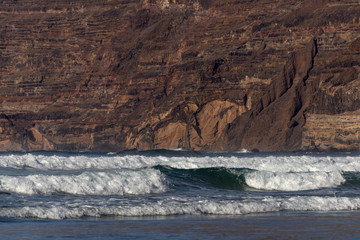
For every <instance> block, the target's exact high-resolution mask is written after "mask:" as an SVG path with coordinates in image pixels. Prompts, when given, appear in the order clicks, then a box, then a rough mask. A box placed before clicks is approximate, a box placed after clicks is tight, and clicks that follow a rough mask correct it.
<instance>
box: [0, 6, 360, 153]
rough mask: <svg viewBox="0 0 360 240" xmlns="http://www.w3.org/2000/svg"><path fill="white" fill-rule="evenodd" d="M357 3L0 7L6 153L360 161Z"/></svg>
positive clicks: (1, 128) (1, 123) (1, 134)
mask: <svg viewBox="0 0 360 240" xmlns="http://www.w3.org/2000/svg"><path fill="white" fill-rule="evenodd" d="M359 13H360V3H359V1H357V0H354V1H351V0H349V1H335V0H328V1H325V0H320V1H315V0H304V1H292V0H286V1H285V0H280V1H267V0H259V1H235V0H221V1H220V0H219V1H217V0H209V1H204V0H189V1H184V0H178V1H176V0H128V1H125V0H108V1H101V0H100V1H99V0H96V1H95V0H86V1H85V0H77V1H73V0H61V1H45V0H43V1H41V0H40V1H32V0H29V1H26V2H24V1H15V0H13V1H12V0H6V1H1V2H0V23H1V24H0V83H1V85H0V150H3V151H8V150H59V151H87V150H89V151H120V150H124V149H135V148H136V149H143V150H144V149H160V148H170V149H172V148H185V149H194V150H206V151H236V150H240V149H243V148H245V149H259V150H262V151H294V150H323V151H326V150H345V151H348V150H354V151H359V150H360V136H359V135H360V18H359Z"/></svg>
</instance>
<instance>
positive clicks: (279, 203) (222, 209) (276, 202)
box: [0, 196, 360, 219]
mask: <svg viewBox="0 0 360 240" xmlns="http://www.w3.org/2000/svg"><path fill="white" fill-rule="evenodd" d="M349 210H360V198H348V197H338V198H337V197H315V196H311V197H290V198H272V197H268V198H262V199H247V200H226V201H224V200H223V201H220V200H218V201H216V200H204V199H183V200H182V201H179V200H174V199H164V200H159V201H157V202H154V203H149V202H144V203H140V204H139V203H136V204H135V205H132V204H124V205H110V204H109V203H103V204H100V203H99V204H93V205H92V204H84V203H79V204H78V205H77V204H73V203H71V204H70V203H56V204H51V205H50V204H48V205H46V206H43V205H42V204H38V205H36V206H27V207H19V208H14V207H12V208H1V209H0V217H9V218H42V219H65V218H81V217H101V216H131V217H139V216H169V215H184V214H188V215H201V214H207V215H244V214H251V213H268V212H279V211H349Z"/></svg>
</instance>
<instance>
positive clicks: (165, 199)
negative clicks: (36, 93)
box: [0, 151, 360, 239]
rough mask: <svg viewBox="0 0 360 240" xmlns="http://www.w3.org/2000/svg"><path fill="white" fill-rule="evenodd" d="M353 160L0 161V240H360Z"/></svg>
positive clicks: (31, 157) (37, 156)
mask: <svg viewBox="0 0 360 240" xmlns="http://www.w3.org/2000/svg"><path fill="white" fill-rule="evenodd" d="M359 190H360V155H359V154H264V153H231V154H229V153H219V154H216V153H211V154H209V153H208V154H206V153H199V152H185V151H149V152H127V153H119V154H66V153H31V154H30V153H29V154H17V153H14V154H11V153H7V154H2V155H0V237H1V239H54V238H55V239H100V238H101V239H119V238H124V239H131V238H136V239H138V238H145V239H169V238H176V239H223V238H227V239H241V238H244V239H259V238H262V239H267V238H269V239H274V238H276V239H289V238H303V239H309V238H310V239H311V238H314V239H318V238H327V239H339V238H346V239H351V238H353V239H357V238H358V237H360V235H359V230H358V229H359V223H358V219H359V213H360V211H359V210H360V191H359Z"/></svg>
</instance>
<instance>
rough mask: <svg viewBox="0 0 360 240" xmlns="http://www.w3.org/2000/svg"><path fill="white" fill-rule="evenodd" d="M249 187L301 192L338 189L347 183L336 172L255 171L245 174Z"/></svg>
mask: <svg viewBox="0 0 360 240" xmlns="http://www.w3.org/2000/svg"><path fill="white" fill-rule="evenodd" d="M245 182H246V184H247V185H248V186H249V187H252V188H256V189H262V190H277V191H300V190H311V189H319V188H332V187H337V186H339V185H341V184H343V183H344V182H345V178H344V177H343V176H342V175H341V173H340V172H339V171H334V172H295V173H292V172H290V173H284V172H280V173H278V172H268V171H254V172H251V173H247V174H245Z"/></svg>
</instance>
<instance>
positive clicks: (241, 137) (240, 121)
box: [219, 39, 317, 151]
mask: <svg viewBox="0 0 360 240" xmlns="http://www.w3.org/2000/svg"><path fill="white" fill-rule="evenodd" d="M316 54H317V41H316V39H312V40H311V41H310V42H309V43H308V44H307V45H306V46H305V47H304V48H303V49H300V50H299V51H297V52H296V53H293V54H292V55H291V56H290V58H289V60H288V61H287V63H286V65H285V66H284V68H283V70H282V72H281V73H280V74H279V76H278V77H277V78H275V80H274V81H273V82H272V83H271V84H270V85H269V87H268V88H267V89H266V90H265V91H264V92H263V94H262V97H261V98H260V99H258V101H257V103H256V104H254V107H253V108H252V109H251V110H250V111H248V112H246V113H244V114H243V115H241V116H240V117H238V118H237V119H235V120H234V122H233V123H231V124H229V126H228V130H227V131H226V134H225V136H224V138H223V139H222V140H223V141H224V143H223V144H225V145H226V146H227V147H228V148H230V149H231V150H237V149H240V148H244V149H258V150H261V151H271V150H273V149H278V150H280V151H291V150H295V149H299V148H300V147H301V133H302V126H303V125H304V124H305V116H304V111H305V110H306V108H307V107H308V105H309V103H310V100H311V97H312V95H313V93H314V92H315V91H316V85H317V84H316V82H314V81H312V80H309V72H310V71H311V69H312V68H313V62H314V57H315V56H316ZM219 144H221V143H219Z"/></svg>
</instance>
